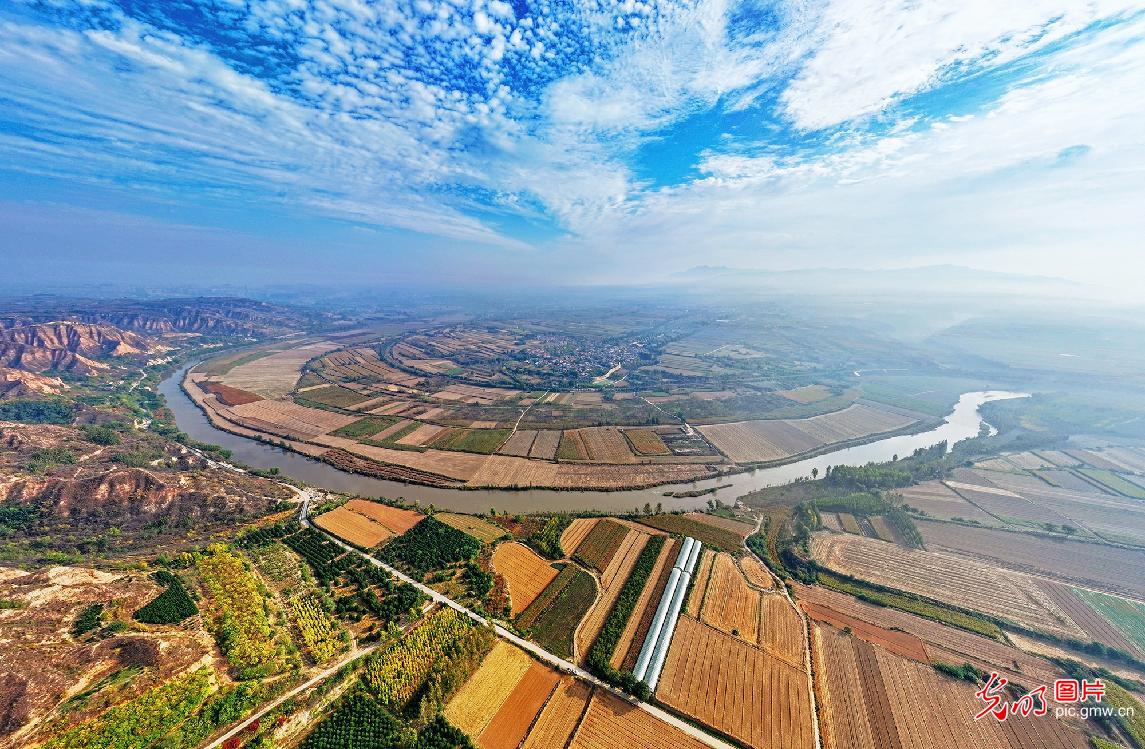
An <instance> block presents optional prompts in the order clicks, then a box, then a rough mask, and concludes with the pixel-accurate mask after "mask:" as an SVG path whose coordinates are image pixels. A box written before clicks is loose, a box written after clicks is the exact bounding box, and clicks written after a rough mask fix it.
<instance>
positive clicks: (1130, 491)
mask: <svg viewBox="0 0 1145 749" xmlns="http://www.w3.org/2000/svg"><path fill="white" fill-rule="evenodd" d="M1078 472H1079V473H1082V474H1084V475H1085V476H1087V477H1089V478H1091V479H1093V480H1094V481H1096V482H1098V483H1099V484H1101V485H1102V486H1104V487H1106V488H1108V489H1110V490H1112V491H1113V492H1115V493H1117V494H1121V495H1124V496H1126V497H1131V498H1133V499H1145V489H1142V488H1141V487H1140V486H1138V485H1137V484H1134V483H1133V482H1131V481H1127V480H1126V479H1124V478H1122V477H1121V476H1118V475H1117V474H1116V473H1114V472H1113V471H1103V470H1100V469H1097V468H1079V469H1078Z"/></svg>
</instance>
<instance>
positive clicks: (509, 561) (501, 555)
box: [493, 541, 557, 616]
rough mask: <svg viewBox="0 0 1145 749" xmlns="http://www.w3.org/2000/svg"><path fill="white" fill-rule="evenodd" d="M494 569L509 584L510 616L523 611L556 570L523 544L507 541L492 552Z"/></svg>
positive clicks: (554, 574)
mask: <svg viewBox="0 0 1145 749" xmlns="http://www.w3.org/2000/svg"><path fill="white" fill-rule="evenodd" d="M493 569H495V570H497V571H498V572H500V573H501V574H502V575H503V576H504V577H505V582H506V583H507V584H508V586H509V600H510V602H511V603H512V615H513V616H516V615H517V614H519V613H521V612H522V611H524V610H525V609H526V608H527V607H528V605H529V604H530V603H532V602H533V601H534V600H535V599H536V597H537V596H539V595H540V594H541V591H542V590H544V589H545V587H546V586H547V585H548V584H549V583H551V582H552V581H553V578H555V577H556V576H557V570H556V569H555V568H554V567H553V566H552V565H551V564H549V562H548V560H546V559H543V558H541V557H540V556H538V555H537V553H536V552H535V551H533V550H532V549H530V548H529V547H528V546H525V545H524V544H521V543H517V542H516V541H509V542H506V543H503V544H500V545H498V546H497V549H496V550H495V551H494V552H493Z"/></svg>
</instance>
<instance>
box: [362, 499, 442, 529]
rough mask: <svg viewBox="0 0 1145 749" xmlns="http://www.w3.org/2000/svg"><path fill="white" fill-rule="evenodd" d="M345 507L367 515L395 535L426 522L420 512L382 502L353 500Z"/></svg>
mask: <svg viewBox="0 0 1145 749" xmlns="http://www.w3.org/2000/svg"><path fill="white" fill-rule="evenodd" d="M343 507H345V508H346V509H347V510H351V511H352V512H356V513H358V514H359V515H365V516H366V517H368V518H369V519H370V520H373V521H374V522H375V523H378V524H380V525H383V526H385V527H386V528H388V529H389V530H390V531H391V532H392V533H394V534H395V535H400V534H402V533H405V532H406V531H408V530H409V529H410V528H413V527H414V526H415V525H417V524H418V523H420V522H421V521H422V520H425V515H423V514H421V513H420V512H416V511H414V510H407V509H405V508H402V507H394V506H393V505H387V504H383V503H381V502H371V501H370V500H368V499H351V500H350V501H349V502H347V503H346V504H344V505H343Z"/></svg>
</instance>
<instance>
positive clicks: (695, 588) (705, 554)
mask: <svg viewBox="0 0 1145 749" xmlns="http://www.w3.org/2000/svg"><path fill="white" fill-rule="evenodd" d="M715 562H716V553H715V552H714V551H712V550H711V549H703V550H702V551H700V560H699V561H698V562H697V563H696V569H695V572H694V574H693V575H692V589H691V590H690V591H688V600H687V601H686V602H685V604H684V610H685V611H686V612H687V613H688V615H689V616H692V617H695V618H696V619H699V618H700V606H701V605H702V604H703V602H704V594H705V593H706V592H707V590H708V580H709V579H710V578H711V576H712V565H714V564H715Z"/></svg>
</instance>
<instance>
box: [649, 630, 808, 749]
mask: <svg viewBox="0 0 1145 749" xmlns="http://www.w3.org/2000/svg"><path fill="white" fill-rule="evenodd" d="M808 685H809V681H808V675H807V674H806V673H805V672H804V671H802V670H801V669H798V668H794V667H792V666H790V665H788V664H787V663H784V662H783V661H782V660H780V659H778V658H775V657H774V656H772V655H770V654H769V653H767V652H766V651H764V650H763V649H761V648H758V647H755V646H754V645H749V644H747V643H745V642H744V641H743V640H740V639H738V638H735V637H732V636H731V635H728V634H724V633H723V632H720V631H718V630H716V629H713V628H712V627H709V626H707V625H705V624H702V623H701V622H698V621H696V620H695V619H693V618H691V617H689V616H682V617H680V621H679V624H678V625H677V627H676V634H675V636H674V637H673V638H672V646H671V648H669V650H668V659H667V661H666V662H665V664H664V671H663V674H662V676H661V677H660V683H659V686H658V688H657V690H656V696H657V697H658V698H659V699H660V700H661V701H662V702H664V703H665V704H666V705H668V706H670V707H672V708H674V709H676V710H679V711H680V712H682V713H685V714H687V715H689V716H691V717H693V718H695V719H696V720H698V721H700V722H701V723H704V724H706V725H708V726H711V727H712V728H714V729H716V730H717V731H721V732H723V733H726V734H727V735H729V736H731V737H733V738H735V739H737V740H738V741H742V742H743V743H745V744H747V745H749V746H752V747H759V748H760V749H764V748H767V749H771V747H784V748H785V749H808V748H809V747H812V746H814V744H815V741H814V735H813V731H812V725H811V697H810V693H809V686H808Z"/></svg>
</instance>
